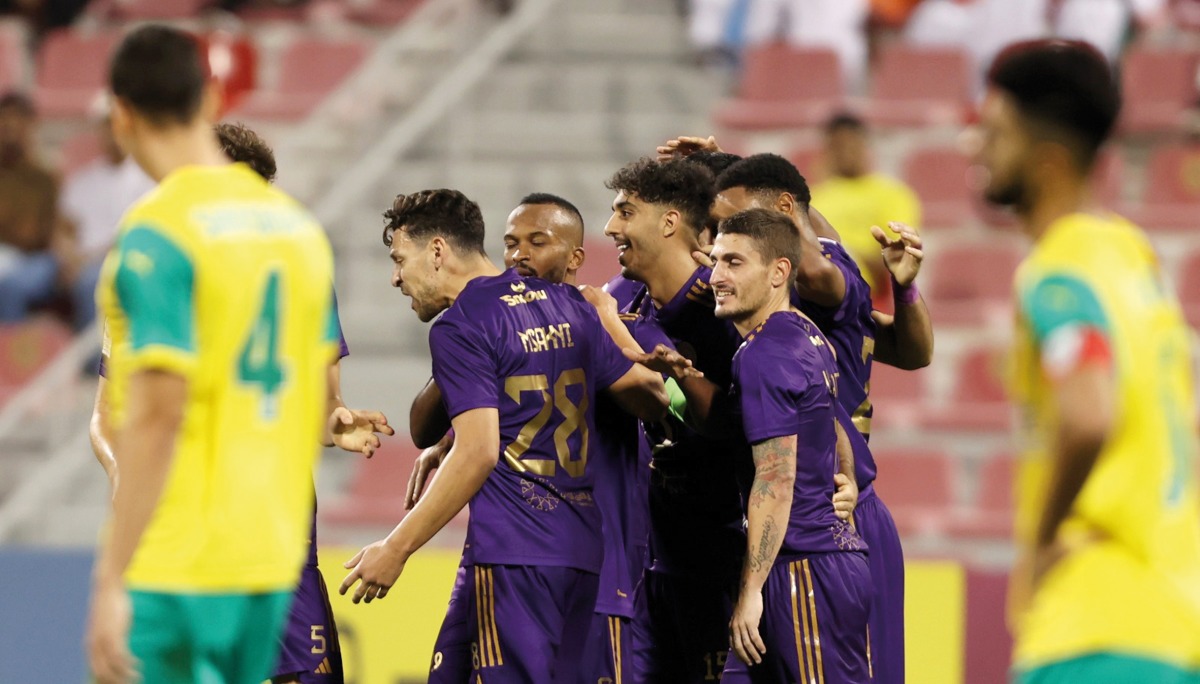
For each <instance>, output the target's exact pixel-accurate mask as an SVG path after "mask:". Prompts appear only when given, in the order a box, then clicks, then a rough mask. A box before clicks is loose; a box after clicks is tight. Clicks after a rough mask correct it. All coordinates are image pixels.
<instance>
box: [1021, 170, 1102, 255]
mask: <svg viewBox="0 0 1200 684" xmlns="http://www.w3.org/2000/svg"><path fill="white" fill-rule="evenodd" d="M1038 187H1039V191H1038V194H1037V196H1036V197H1034V199H1033V202H1031V203H1030V205H1029V207H1028V208H1027V209H1024V210H1021V211H1019V212H1018V213H1019V214H1020V216H1021V225H1022V228H1023V230H1024V232H1025V234H1026V235H1028V236H1029V237H1030V238H1032V239H1033V240H1034V241H1035V242H1036V241H1037V240H1039V239H1041V237H1042V235H1043V234H1045V232H1046V230H1047V229H1048V228H1049V227H1050V226H1051V225H1053V224H1054V223H1055V222H1056V221H1058V220H1059V219H1061V218H1063V217H1064V216H1069V215H1071V214H1074V213H1078V212H1080V211H1086V210H1087V209H1088V208H1089V205H1090V204H1091V192H1090V191H1089V189H1088V183H1087V179H1086V178H1081V179H1080V178H1074V177H1068V176H1066V175H1065V174H1059V175H1057V176H1055V177H1053V178H1051V179H1048V180H1047V181H1045V182H1043V183H1040V184H1039V185H1038Z"/></svg>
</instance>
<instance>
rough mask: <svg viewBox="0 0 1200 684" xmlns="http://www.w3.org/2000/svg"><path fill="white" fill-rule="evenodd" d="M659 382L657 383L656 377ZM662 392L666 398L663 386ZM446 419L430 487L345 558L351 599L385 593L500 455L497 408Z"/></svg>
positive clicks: (346, 588) (480, 484) (344, 587)
mask: <svg viewBox="0 0 1200 684" xmlns="http://www.w3.org/2000/svg"><path fill="white" fill-rule="evenodd" d="M626 375H628V374H626ZM658 382H659V385H661V384H662V380H661V379H660V380H659V381H658ZM663 396H664V402H665V396H666V392H665V391H664V392H663ZM664 406H665V404H664ZM664 411H665V408H664ZM451 423H452V425H453V427H454V433H455V435H457V437H458V439H456V440H455V442H454V446H453V448H451V449H450V453H448V454H446V458H445V460H443V461H442V465H441V467H440V468H439V469H438V474H437V476H436V477H434V478H433V482H431V483H430V484H429V490H428V491H426V492H425V495H424V496H422V497H421V500H420V501H418V502H417V504H416V505H415V506H413V509H412V512H411V513H409V514H408V515H407V516H405V518H404V520H402V521H401V522H400V524H399V525H397V526H396V529H394V530H392V533H391V534H389V535H388V536H387V538H385V539H383V540H380V541H377V542H375V543H374V544H371V545H369V546H366V547H365V548H363V549H362V550H361V551H359V552H358V553H357V554H356V555H355V556H354V557H353V558H351V559H350V560H349V561H347V562H346V565H345V566H346V568H348V569H350V574H349V575H347V576H346V579H345V580H344V581H343V582H342V586H341V589H340V590H339V592H340V593H342V594H345V593H346V592H347V591H349V590H350V589H351V588H353V587H354V585H355V584H356V583H358V588H357V589H356V590H355V592H354V602H355V603H358V602H360V601H362V600H364V599H365V600H366V602H367V603H370V602H371V601H372V600H373V599H376V598H384V597H385V596H387V593H388V590H389V589H391V587H392V585H394V584H395V583H396V579H397V578H399V577H400V573H401V572H403V571H404V565H405V563H407V562H408V559H409V557H410V556H412V554H413V553H415V552H416V550H417V549H419V548H421V547H422V546H424V545H425V543H426V542H428V541H429V540H430V539H432V538H433V535H435V534H437V532H438V531H439V530H441V529H442V528H443V527H445V526H446V523H448V522H450V520H451V519H452V518H453V517H454V516H456V515H458V512H459V511H461V510H462V509H463V506H466V505H467V502H469V501H470V500H471V497H473V496H475V494H476V493H477V492H478V491H479V490H480V488H482V487H483V483H484V481H486V480H487V478H488V475H490V474H491V472H492V470H493V469H494V468H495V466H496V461H497V460H498V459H499V457H500V417H499V413H498V412H497V411H496V409H493V408H479V409H471V410H469V411H464V412H463V413H460V414H459V415H457V416H455V417H454V419H453V420H452V421H451Z"/></svg>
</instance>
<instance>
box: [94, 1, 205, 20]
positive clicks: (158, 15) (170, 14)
mask: <svg viewBox="0 0 1200 684" xmlns="http://www.w3.org/2000/svg"><path fill="white" fill-rule="evenodd" d="M211 4H212V2H211V0H114V1H113V2H112V4H111V7H110V10H111V11H112V14H113V15H114V18H119V19H124V20H126V21H144V20H147V19H189V18H191V17H194V16H196V15H197V14H199V13H200V10H202V9H204V8H205V7H207V6H208V5H211Z"/></svg>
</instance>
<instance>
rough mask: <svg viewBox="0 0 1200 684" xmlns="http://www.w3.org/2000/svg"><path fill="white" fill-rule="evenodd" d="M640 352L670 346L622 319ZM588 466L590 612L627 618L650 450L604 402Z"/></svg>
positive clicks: (642, 535) (633, 423) (639, 558)
mask: <svg viewBox="0 0 1200 684" xmlns="http://www.w3.org/2000/svg"><path fill="white" fill-rule="evenodd" d="M621 318H622V321H623V322H624V323H625V327H626V328H628V329H629V332H630V334H632V335H633V337H634V339H635V340H637V342H638V344H639V345H641V347H642V349H646V350H649V349H654V348H655V347H656V346H658V345H660V344H665V345H667V346H669V347H670V346H673V345H672V344H671V339H670V338H669V337H667V335H666V333H664V332H663V331H662V329H661V328H659V327H658V325H657V324H656V323H654V321H649V320H646V319H645V318H642V317H641V316H637V315H634V314H622V316H621ZM593 436H594V437H595V441H594V443H593V448H594V449H595V452H594V453H595V454H596V455H595V456H594V457H593V458H592V462H593V463H594V464H595V467H596V503H597V504H599V506H600V517H601V518H602V519H603V522H604V567H603V569H601V571H600V593H599V594H598V595H597V597H596V612H597V613H602V614H604V615H619V616H621V617H626V618H632V617H633V588H634V587H635V586H636V585H637V583H638V580H640V579H641V576H642V568H643V566H644V565H645V557H646V544H647V539H648V537H649V530H648V527H647V522H646V517H647V516H648V515H649V513H648V510H649V502H648V501H649V489H650V449H649V443H648V442H647V439H646V435H645V433H644V432H643V431H642V425H641V422H640V421H639V420H638V419H637V418H635V417H633V416H631V415H629V414H628V413H626V412H625V411H624V410H623V409H622V408H621V407H620V406H618V405H617V403H616V402H615V401H613V400H612V399H611V398H609V397H607V396H601V397H599V398H598V399H597V400H596V431H595V432H594V433H593Z"/></svg>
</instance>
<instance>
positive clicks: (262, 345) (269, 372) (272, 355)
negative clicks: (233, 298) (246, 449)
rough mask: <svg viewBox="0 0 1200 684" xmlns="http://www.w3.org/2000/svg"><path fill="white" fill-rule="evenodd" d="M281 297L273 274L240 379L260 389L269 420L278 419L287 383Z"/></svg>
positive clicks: (242, 360) (240, 363)
mask: <svg viewBox="0 0 1200 684" xmlns="http://www.w3.org/2000/svg"><path fill="white" fill-rule="evenodd" d="M279 298H280V293H279V273H278V272H277V271H272V272H271V274H270V275H268V276H267V284H266V286H265V287H264V288H263V294H262V305H261V306H260V307H259V310H258V316H257V317H256V318H255V320H254V326H253V327H252V328H251V329H250V336H249V337H248V338H246V342H245V343H244V344H243V345H242V353H241V356H240V357H239V359H238V380H239V381H240V382H241V383H242V384H244V385H253V386H257V387H258V388H259V391H260V392H261V393H262V398H261V402H262V403H261V407H262V416H263V418H266V419H270V418H273V417H274V416H275V412H276V402H277V399H278V396H277V395H278V393H279V388H280V387H281V386H282V385H283V381H284V380H285V374H284V370H283V366H282V364H280V362H279Z"/></svg>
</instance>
